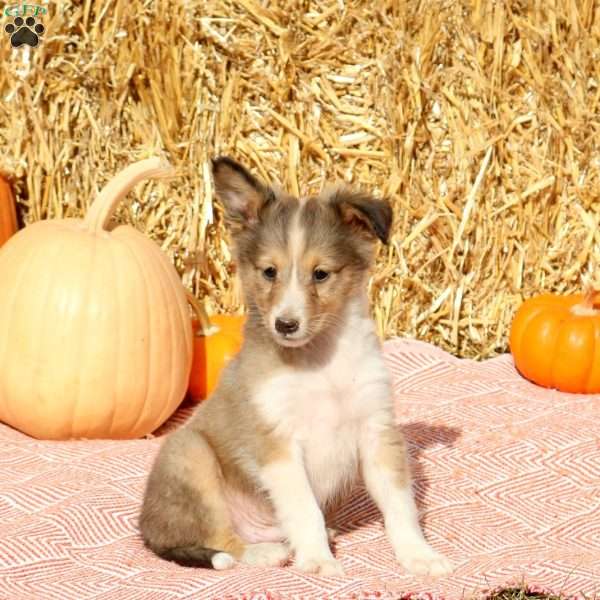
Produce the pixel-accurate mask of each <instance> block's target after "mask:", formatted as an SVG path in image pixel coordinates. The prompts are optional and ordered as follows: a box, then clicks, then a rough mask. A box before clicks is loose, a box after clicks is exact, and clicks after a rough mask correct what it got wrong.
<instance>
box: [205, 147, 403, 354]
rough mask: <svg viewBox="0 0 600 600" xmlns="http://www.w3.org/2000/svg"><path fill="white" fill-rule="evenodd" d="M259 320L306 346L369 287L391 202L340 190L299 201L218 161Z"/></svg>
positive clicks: (222, 193)
mask: <svg viewBox="0 0 600 600" xmlns="http://www.w3.org/2000/svg"><path fill="white" fill-rule="evenodd" d="M213 176H214V181H215V189H216V193H217V196H218V197H219V199H220V200H221V201H222V203H223V205H224V207H225V213H226V216H227V221H228V223H229V225H230V228H231V230H232V233H233V236H234V242H235V246H236V255H237V261H238V266H239V270H240V275H241V278H242V283H243V287H244V292H245V295H246V300H247V303H248V305H249V308H250V311H251V315H250V317H251V318H255V317H259V318H260V319H261V320H262V322H263V324H264V326H265V327H266V328H267V329H268V330H269V332H270V334H271V335H272V336H273V338H274V339H275V341H276V342H277V343H279V344H281V345H282V346H290V347H298V346H303V345H304V344H306V343H308V342H309V341H310V340H311V339H313V338H314V337H315V336H317V335H319V334H320V333H322V332H323V331H325V330H326V329H327V328H329V327H332V326H335V325H336V324H337V323H339V322H340V320H341V319H342V317H343V313H344V309H345V307H346V306H347V304H348V302H349V300H350V299H351V298H354V297H356V296H357V295H359V294H362V293H364V289H365V283H366V274H367V272H368V270H369V267H370V265H371V261H372V258H373V250H374V247H375V244H376V242H377V240H378V239H379V240H381V241H382V242H384V243H386V242H387V240H388V236H389V231H390V227H391V221H392V211H391V208H390V205H389V203H388V202H387V201H385V200H378V199H376V198H372V197H371V196H368V195H366V194H363V193H359V192H354V191H352V190H349V189H346V188H337V189H334V190H331V191H329V192H325V193H323V194H322V195H321V196H319V197H311V198H307V199H302V200H299V199H297V198H293V197H291V196H288V195H287V194H285V193H282V192H276V191H275V190H273V189H272V188H271V187H270V186H267V185H265V184H263V183H262V182H260V181H258V180H257V179H256V178H255V177H253V176H252V175H251V174H250V173H248V171H246V169H244V168H243V167H242V166H241V165H239V164H238V163H236V162H234V161H233V160H231V159H229V158H218V159H216V160H214V161H213Z"/></svg>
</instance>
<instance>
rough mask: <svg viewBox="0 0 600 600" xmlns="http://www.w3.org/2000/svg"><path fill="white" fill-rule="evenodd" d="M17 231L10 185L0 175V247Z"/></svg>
mask: <svg viewBox="0 0 600 600" xmlns="http://www.w3.org/2000/svg"><path fill="white" fill-rule="evenodd" d="M16 231H17V213H16V211H15V201H14V198H13V195H12V192H11V190H10V184H9V183H8V181H6V179H4V177H2V175H0V246H2V244H4V242H5V241H6V240H7V239H8V238H9V237H10V236H11V235H13V233H15V232H16Z"/></svg>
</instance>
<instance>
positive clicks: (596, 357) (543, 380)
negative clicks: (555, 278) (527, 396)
mask: <svg viewBox="0 0 600 600" xmlns="http://www.w3.org/2000/svg"><path fill="white" fill-rule="evenodd" d="M510 350H511V352H512V355H513V358H514V361H515V366H516V367H517V369H518V370H519V371H520V373H521V374H522V375H523V376H524V377H526V378H527V379H530V380H531V381H533V382H534V383H537V384H538V385H542V386H544V387H549V388H556V389H558V390H561V391H563V392H573V393H586V394H596V393H600V292H597V291H595V290H589V291H588V292H587V293H586V294H585V295H583V294H576V295H572V296H557V295H554V294H543V295H541V296H536V297H534V298H530V299H529V300H527V301H525V302H524V303H523V304H522V305H521V307H520V308H519V310H518V311H517V314H516V315H515V318H514V320H513V323H512V327H511V332H510Z"/></svg>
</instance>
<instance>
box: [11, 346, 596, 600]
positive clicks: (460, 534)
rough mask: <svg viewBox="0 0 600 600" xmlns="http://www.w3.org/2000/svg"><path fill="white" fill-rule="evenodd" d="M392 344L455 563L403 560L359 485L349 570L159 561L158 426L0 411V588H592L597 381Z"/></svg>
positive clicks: (379, 591) (102, 593) (435, 509)
mask: <svg viewBox="0 0 600 600" xmlns="http://www.w3.org/2000/svg"><path fill="white" fill-rule="evenodd" d="M385 348H386V355H387V357H388V360H389V365H390V368H391V369H392V371H393V374H394V379H395V392H396V399H397V413H398V422H399V424H400V426H401V427H402V428H403V429H404V431H405V432H406V435H407V436H408V438H409V441H410V445H411V453H412V457H413V469H414V474H415V489H416V492H417V497H418V501H419V504H420V507H421V510H422V515H423V525H424V528H425V532H426V535H427V537H428V538H429V540H430V541H431V543H432V544H433V545H434V546H435V548H437V549H438V550H440V551H442V552H444V553H446V554H447V555H448V556H449V557H450V558H451V560H452V561H453V562H454V563H455V565H456V571H455V573H454V574H453V575H452V576H450V577H447V578H444V579H442V580H439V581H428V580H423V579H415V578H413V577H411V576H409V575H407V574H405V573H404V572H403V571H402V570H401V569H400V568H399V567H398V565H397V564H396V563H395V562H394V559H393V556H392V552H391V549H390V545H389V544H388V542H387V540H386V538H385V535H384V531H383V528H382V523H381V518H380V515H379V513H378V511H377V510H376V508H375V507H374V506H373V504H372V503H371V502H370V500H369V499H368V498H367V497H366V495H365V493H364V491H362V490H357V492H356V493H355V494H354V496H353V497H352V498H351V499H350V500H349V501H348V502H347V503H346V505H345V506H344V507H343V508H342V510H341V512H340V513H339V515H338V516H337V523H336V526H337V527H338V528H339V529H340V531H341V535H340V537H339V538H338V540H337V543H336V554H337V556H339V557H340V558H341V561H342V564H343V566H344V568H345V570H346V572H347V576H346V577H343V578H337V577H330V578H318V577H315V576H310V575H305V574H302V573H299V572H296V571H295V570H294V569H293V567H286V568H280V569H269V570H260V569H255V568H250V567H240V568H238V569H235V570H233V571H225V572H214V571H205V570H195V569H191V568H184V567H179V566H177V565H175V564H171V563H167V562H164V561H161V560H159V559H158V558H156V557H154V556H153V555H152V554H151V553H150V552H149V551H147V550H146V549H145V548H144V547H143V545H142V543H141V540H140V537H139V535H138V531H137V527H136V523H137V514H138V509H139V506H140V500H141V495H142V491H143V486H144V478H145V476H146V474H147V473H148V470H149V468H150V464H151V462H152V459H153V457H154V455H155V453H156V450H157V448H158V445H159V443H160V439H159V438H155V439H147V440H134V441H78V442H60V443H57V442H41V441H37V440H33V439H30V438H28V437H26V436H25V435H22V434H21V433H19V432H16V431H14V430H12V429H10V428H8V427H6V426H3V425H0V598H2V599H10V600H21V599H27V600H29V599H31V600H37V599H40V600H41V599H43V600H50V599H60V600H65V599H77V600H84V599H88V598H94V599H97V600H100V599H108V598H110V599H124V600H128V599H132V600H133V599H139V600H152V599H156V600H158V599H161V600H162V599H164V600H170V599H175V598H195V599H199V600H206V599H212V598H238V597H239V598H245V599H251V598H252V599H259V598H260V599H265V600H266V599H280V598H291V597H294V598H361V599H366V598H398V597H400V596H402V595H405V594H409V593H415V594H419V593H424V594H428V597H443V598H447V599H450V598H452V599H458V598H462V597H463V596H467V597H468V596H472V595H473V594H476V595H479V594H480V593H482V592H483V590H485V589H490V588H495V587H497V586H502V585H506V584H510V583H515V582H517V583H518V582H521V581H523V580H525V581H526V582H527V583H529V584H531V585H537V586H543V587H545V588H548V589H551V590H553V591H555V592H561V591H562V592H564V593H565V594H567V595H575V594H579V593H585V594H590V595H592V594H594V593H596V594H599V593H600V396H579V395H569V394H561V393H558V392H555V391H549V390H544V389H542V388H539V387H536V386H534V385H533V384H530V383H528V382H527V381H524V380H523V379H522V378H521V377H520V376H519V375H518V374H517V373H516V371H515V369H514V367H513V363H512V360H511V358H510V357H509V356H502V357H499V358H496V359H493V360H488V361H485V362H481V363H477V362H474V361H467V360H458V359H455V358H453V357H451V356H450V355H448V354H446V353H445V352H442V351H440V350H438V349H436V348H434V347H432V346H430V345H428V344H425V343H421V342H413V341H399V340H396V341H391V342H388V343H386V345H385ZM189 414H190V410H189V409H181V410H180V411H179V412H178V414H177V415H176V416H175V417H174V419H172V420H171V426H173V424H175V425H177V424H180V423H181V422H182V421H183V420H184V419H185V418H186V417H187V416H189ZM325 442H326V441H325V440H324V443H325Z"/></svg>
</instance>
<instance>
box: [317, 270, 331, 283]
mask: <svg viewBox="0 0 600 600" xmlns="http://www.w3.org/2000/svg"><path fill="white" fill-rule="evenodd" d="M313 279H314V280H315V281H316V282H317V283H320V282H321V281H325V280H326V279H329V273H328V272H327V271H323V269H315V270H314V272H313Z"/></svg>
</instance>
